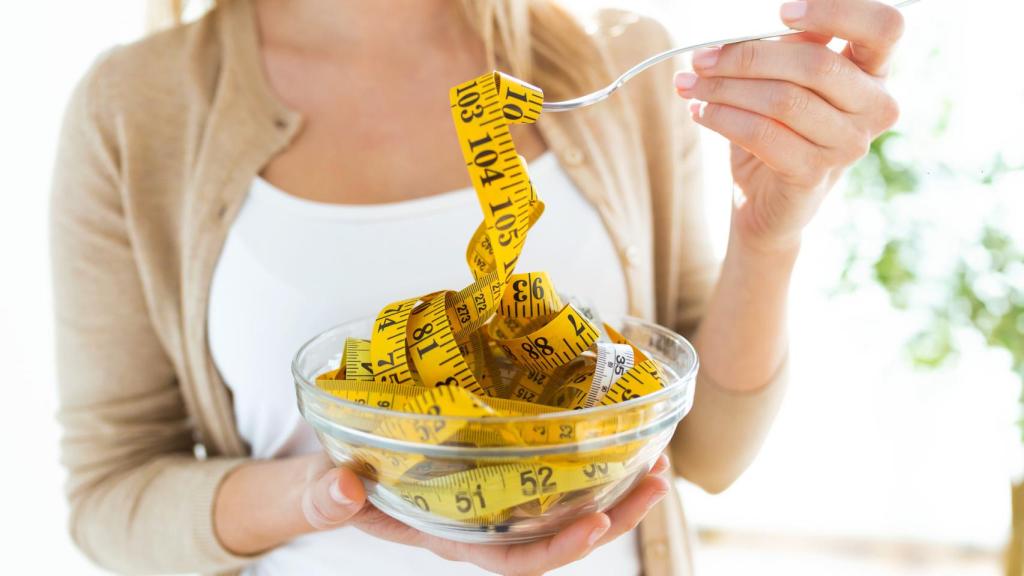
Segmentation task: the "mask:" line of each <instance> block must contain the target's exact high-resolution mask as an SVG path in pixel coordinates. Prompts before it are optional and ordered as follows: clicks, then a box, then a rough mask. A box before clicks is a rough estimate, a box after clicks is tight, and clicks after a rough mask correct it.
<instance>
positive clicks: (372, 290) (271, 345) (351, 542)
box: [208, 153, 640, 575]
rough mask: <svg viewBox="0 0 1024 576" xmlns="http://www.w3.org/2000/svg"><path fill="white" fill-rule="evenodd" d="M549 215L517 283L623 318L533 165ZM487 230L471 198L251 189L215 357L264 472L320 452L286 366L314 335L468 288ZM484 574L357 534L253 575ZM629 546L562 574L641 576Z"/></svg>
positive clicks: (213, 310)
mask: <svg viewBox="0 0 1024 576" xmlns="http://www.w3.org/2000/svg"><path fill="white" fill-rule="evenodd" d="M530 168H531V175H532V177H533V181H534V185H535V187H536V188H537V190H538V193H539V194H540V195H541V196H542V198H543V199H544V201H545V203H546V210H545V213H544V215H543V217H542V218H541V219H540V220H539V221H538V223H537V225H536V226H535V227H534V228H533V229H532V230H531V232H530V236H529V239H528V241H527V242H526V245H525V247H524V250H523V255H522V257H521V259H520V263H519V265H518V266H517V269H518V270H522V271H531V270H545V271H547V272H548V273H549V274H550V276H551V279H552V282H553V283H554V285H555V286H557V287H558V288H559V290H560V291H561V292H563V293H566V294H572V295H576V296H579V297H582V298H584V299H586V300H589V301H590V302H591V303H592V304H594V305H595V306H596V309H597V310H600V311H601V313H602V314H605V315H608V316H611V317H614V316H619V315H622V314H624V313H625V312H626V287H625V280H624V275H623V270H622V268H621V267H620V266H619V265H618V262H617V259H615V258H608V254H612V253H614V246H613V245H612V242H611V240H610V238H609V237H608V234H607V231H606V230H605V228H604V225H603V224H602V222H601V219H600V218H599V216H598V213H597V211H596V209H595V208H594V207H593V206H591V205H590V204H588V203H587V201H586V200H585V199H584V198H583V197H582V196H581V195H580V192H579V191H578V190H577V189H576V187H575V186H574V185H573V184H572V182H571V181H570V180H569V178H568V176H567V175H566V174H565V173H564V171H563V170H562V169H561V167H560V166H559V165H558V162H557V160H556V159H555V157H554V155H553V154H551V153H547V154H544V155H543V156H541V157H539V158H538V159H536V160H535V161H534V162H532V163H531V164H530ZM480 219H481V211H480V207H479V205H478V202H477V199H476V196H475V194H474V193H473V191H472V190H471V189H462V190H457V191H452V192H447V193H443V194H440V195H436V196H430V197H426V198H419V199H415V200H410V201H405V202H398V203H389V204H376V205H334V204H324V203H318V202H312V201H309V200H304V199H301V198H298V197H295V196H291V195H289V194H287V193H285V192H283V191H281V190H279V189H276V188H275V187H273V186H272V185H270V184H269V183H267V182H266V181H264V180H262V179H257V180H255V181H254V183H253V187H252V189H251V191H250V193H249V195H248V197H247V198H246V200H245V203H244V204H243V206H242V209H241V211H240V212H239V214H238V216H237V218H236V220H235V222H234V223H233V224H232V227H231V229H230V231H229V233H228V238H227V241H226V243H225V246H224V250H223V252H222V254H221V257H220V260H219V262H218V264H217V267H216V269H215V270H214V276H213V282H212V285H211V293H210V304H209V314H208V318H209V320H208V325H209V341H210V348H211V353H212V355H213V358H214V361H215V363H216V365H217V368H218V370H219V371H220V373H221V376H222V377H223V379H224V381H225V382H226V383H227V385H228V386H229V387H230V388H231V390H232V394H233V398H234V411H235V419H236V422H237V425H238V427H239V431H240V433H241V435H242V437H243V439H244V440H245V441H246V442H247V443H248V444H249V446H250V447H251V449H252V454H253V456H254V457H257V458H275V457H284V456H290V455H295V454H303V453H309V452H312V451H316V450H320V449H321V448H320V446H319V444H318V442H317V440H316V437H315V436H314V434H313V432H312V430H311V429H310V427H309V426H308V425H306V424H305V423H304V422H303V421H302V419H301V416H300V415H299V413H298V410H297V409H296V408H295V397H294V394H295V393H294V388H293V386H292V383H291V376H290V372H289V366H290V361H291V357H292V355H293V354H294V352H295V350H297V349H298V347H299V346H300V345H301V344H302V343H303V342H304V341H305V340H307V339H308V338H310V337H312V336H313V335H315V334H317V333H318V332H320V331H322V330H324V329H326V328H328V327H330V326H332V325H334V324H338V323H340V322H343V321H345V320H350V319H355V318H359V317H364V316H371V315H373V314H375V313H376V312H377V311H378V310H379V309H381V308H382V307H383V306H385V305H386V304H388V303H389V302H391V301H394V300H398V299H401V298H407V297H409V296H411V295H415V294H426V293H429V292H432V291H435V290H440V289H459V288H461V287H463V286H464V285H466V284H468V283H469V282H470V281H471V279H472V278H471V276H470V273H469V270H468V268H467V266H466V263H465V261H464V259H463V254H464V252H465V245H466V242H467V241H468V239H469V237H470V236H471V234H472V232H473V230H474V229H475V228H476V226H477V225H478V223H479V221H480ZM341 563H344V564H345V566H346V567H347V569H348V570H347V571H348V573H352V574H364V573H370V572H376V573H383V574H404V573H413V571H415V573H416V574H461V573H464V574H477V573H479V570H478V569H474V568H472V567H471V566H470V565H467V564H453V563H451V562H448V561H445V560H442V559H440V558H438V557H436V556H434V555H433V554H431V553H429V552H427V551H425V550H420V549H414V548H408V547H400V546H399V545H397V544H392V543H389V542H385V541H382V540H377V539H376V538H374V537H372V536H369V535H367V534H365V533H363V532H360V531H359V530H358V529H355V528H342V529H339V530H334V531H330V532H325V533H319V534H312V535H309V536H305V537H302V538H299V539H298V540H296V541H294V542H292V543H290V544H288V545H286V546H284V547H282V548H280V549H278V550H276V551H274V552H272V553H270V554H269V555H268V556H266V557H265V558H263V559H261V560H260V561H259V562H258V563H257V564H256V565H254V566H253V567H252V568H251V569H250V572H251V573H252V574H300V573H301V574H310V575H315V574H328V573H332V572H333V568H336V567H337V566H338V565H339V564H341ZM598 567H600V571H599V572H597V571H596V570H597V569H598ZM639 568H640V564H639V559H638V556H637V550H636V542H635V536H633V535H629V536H626V537H623V538H621V539H620V540H619V541H616V542H614V543H612V544H610V545H608V546H605V547H602V548H600V549H598V550H597V551H595V552H594V553H593V554H592V555H591V556H589V557H588V558H587V559H585V560H583V561H582V562H580V563H577V564H575V565H572V566H571V567H568V568H567V569H565V570H564V571H563V572H559V573H560V574H566V575H569V574H594V573H602V574H612V573H614V574H616V575H620V574H621V575H625V574H629V573H637V572H638V571H639Z"/></svg>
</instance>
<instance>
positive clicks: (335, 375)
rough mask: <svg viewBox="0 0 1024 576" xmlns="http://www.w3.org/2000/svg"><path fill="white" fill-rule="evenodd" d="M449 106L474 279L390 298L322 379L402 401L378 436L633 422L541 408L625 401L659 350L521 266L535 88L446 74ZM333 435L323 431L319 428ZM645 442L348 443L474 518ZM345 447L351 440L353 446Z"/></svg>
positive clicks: (614, 428)
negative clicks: (464, 177) (437, 450)
mask: <svg viewBox="0 0 1024 576" xmlns="http://www.w3.org/2000/svg"><path fill="white" fill-rule="evenodd" d="M450 101H451V112H452V118H453V120H454V122H455V128H456V132H457V133H458V137H459V142H460V146H461V148H462V154H463V157H464V159H465V161H466V167H467V170H468V171H469V176H470V179H471V181H472V184H473V187H474V189H475V190H476V193H477V198H478V200H479V202H480V207H481V209H482V211H483V221H482V222H481V223H480V225H479V226H478V227H477V229H476V231H475V232H474V234H473V236H472V238H471V239H470V242H469V246H468V247H467V250H466V261H467V264H468V266H469V269H470V271H471V273H472V275H473V282H472V283H471V284H470V285H468V286H466V287H465V288H463V289H462V290H459V291H453V290H448V291H441V292H435V293H432V294H426V295H423V296H418V297H414V298H408V299H404V300H400V301H397V302H393V303H391V304H389V305H387V306H385V307H384V308H383V309H382V310H381V311H380V313H379V314H378V315H377V317H376V319H375V321H374V323H373V329H372V333H371V334H370V335H369V339H368V340H361V339H356V338H349V339H348V340H346V342H345V348H344V350H343V353H342V361H341V364H340V366H338V367H337V368H335V369H333V370H331V371H329V372H326V373H324V374H322V375H321V376H320V377H319V378H318V379H317V385H318V386H319V387H320V388H321V389H322V390H324V391H326V392H329V393H330V394H333V395H335V396H337V397H339V398H342V399H345V400H347V401H349V402H354V403H357V404H365V405H369V406H375V407H377V408H383V409H387V410H395V411H398V412H402V413H407V414H412V415H416V414H419V415H435V416H447V417H451V419H445V418H432V419H423V420H417V419H416V418H414V417H413V418H406V417H402V416H401V415H398V414H396V416H395V418H393V419H384V420H383V422H382V423H379V424H377V425H376V428H375V429H374V430H373V432H374V434H375V435H376V436H379V437H382V438H389V439H394V440H399V441H404V442H412V443H417V444H427V445H437V446H468V447H477V448H480V447H493V446H523V447H529V446H544V445H557V444H570V443H575V442H579V441H581V440H586V439H589V438H596V437H601V436H606V435H609V434H614V433H616V432H620V431H624V430H629V429H631V428H635V427H637V426H639V425H641V424H642V423H643V422H642V420H643V416H639V415H638V416H636V417H635V418H631V417H630V416H629V415H625V416H623V415H621V414H619V415H616V416H615V417H614V418H606V419H601V418H600V417H598V418H591V419H585V418H576V417H571V414H572V413H571V412H567V413H566V414H567V415H566V417H564V418H551V417H547V418H538V419H535V420H530V419H525V420H522V421H519V420H517V421H514V422H510V423H508V424H507V425H505V424H503V425H501V426H498V427H494V426H481V425H476V424H474V422H478V421H477V420H474V419H476V418H479V419H482V420H479V422H486V419H487V418H492V417H504V416H537V415H542V414H549V413H554V412H565V411H571V410H576V409H581V408H589V407H591V406H597V405H610V404H616V403H619V402H625V401H628V400H630V399H632V398H636V397H638V396H643V395H645V394H649V393H651V392H654V391H656V390H658V389H660V388H661V387H662V382H663V377H662V375H661V373H660V371H659V367H658V366H657V364H656V363H655V362H654V361H653V360H651V359H649V358H647V357H646V356H645V355H644V354H643V352H642V351H641V350H639V349H638V348H636V347H635V346H633V345H632V344H630V343H629V342H628V341H627V340H626V339H625V338H624V337H623V336H622V335H621V334H619V333H618V332H616V331H615V330H614V329H613V328H612V327H611V326H608V325H606V324H603V323H602V322H600V320H599V319H598V318H597V316H596V314H594V313H593V311H591V310H589V309H587V308H585V307H584V306H581V305H580V304H578V303H576V302H573V301H570V302H563V298H562V297H561V296H559V294H558V293H557V292H556V291H555V288H554V286H552V284H551V281H550V279H549V278H548V276H547V274H545V273H544V272H527V273H517V272H516V271H515V268H516V263H517V262H518V260H519V256H520V253H521V251H522V248H523V245H524V243H525V241H526V236H527V233H528V232H529V230H530V228H531V227H532V226H533V224H534V223H535V222H536V221H537V220H538V218H540V216H541V214H542V213H543V212H544V204H543V202H541V201H540V199H539V198H538V197H537V195H536V193H535V191H534V189H533V185H532V184H531V183H530V179H529V176H528V174H527V171H526V165H525V164H526V163H525V161H524V159H523V158H522V157H521V156H519V155H518V154H517V153H516V148H515V145H514V144H513V142H512V137H511V135H510V134H509V124H511V123H533V122H536V121H537V119H538V117H539V116H540V113H541V105H542V103H543V94H542V93H541V91H540V89H538V88H536V87H534V86H530V85H529V84H526V83H524V82H521V81H519V80H516V79H514V78H511V77H509V76H507V75H504V74H502V73H499V72H493V73H489V74H485V75H483V76H480V77H479V78H476V79H474V80H471V81H469V82H465V83H463V84H460V85H458V86H456V87H454V88H452V90H451V93H450ZM335 441H337V442H340V441H338V440H334V439H332V438H329V437H328V438H325V442H335ZM642 444H643V443H642V442H631V443H626V444H625V445H622V446H616V447H614V448H608V449H602V450H599V451H597V452H596V453H591V454H583V455H571V454H570V455H563V456H558V457H546V458H544V459H538V460H536V461H523V462H512V463H489V462H481V463H480V464H479V465H478V466H470V467H467V466H466V465H465V464H461V465H455V464H453V463H446V462H442V461H441V460H437V459H430V458H428V457H426V456H423V455H421V454H417V453H415V451H409V452H399V451H396V450H384V449H380V448H373V447H359V448H357V449H355V451H354V458H355V463H354V464H355V465H356V466H357V467H359V468H360V470H361V472H362V473H363V474H365V475H367V476H369V477H371V478H372V479H374V480H376V481H378V482H379V483H381V484H383V485H385V486H388V487H390V489H391V490H392V492H393V493H394V494H396V495H398V496H399V497H401V498H402V499H403V500H405V501H406V502H408V503H409V504H410V505H413V506H416V507H417V508H419V509H420V510H422V511H424V512H430V513H433V514H437V515H439V516H442V517H445V518H449V519H452V520H458V521H461V522H465V523H472V524H487V523H495V522H501V521H503V520H505V519H508V518H511V517H515V516H530V515H535V514H537V513H543V512H544V511H545V510H546V509H548V508H549V507H550V506H552V505H554V504H555V503H556V502H558V501H560V500H561V499H563V498H567V497H569V496H570V495H571V494H572V493H574V492H576V491H580V490H587V489H590V488H595V487H599V486H602V485H606V484H609V483H610V482H613V481H615V480H618V479H621V478H623V477H624V476H625V475H626V474H627V466H626V464H625V463H626V462H628V460H629V458H630V457H631V456H633V455H635V454H637V453H638V451H639V450H640V449H641V447H642ZM349 451H350V452H351V450H349Z"/></svg>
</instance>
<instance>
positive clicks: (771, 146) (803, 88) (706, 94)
mask: <svg viewBox="0 0 1024 576" xmlns="http://www.w3.org/2000/svg"><path fill="white" fill-rule="evenodd" d="M781 13H782V19H783V21H784V22H785V23H786V24H787V25H789V26H790V27H792V28H797V29H800V30H805V31H806V33H804V34H799V35H796V36H791V37H787V38H785V39H783V40H782V41H776V42H772V41H760V42H747V43H743V44H735V45H730V46H726V47H724V48H712V49H707V50H703V51H700V52H698V53H696V54H694V57H693V67H694V70H695V72H696V74H690V73H685V72H684V73H679V74H677V75H676V89H677V91H678V93H679V95H680V96H683V97H684V98H692V99H695V100H699V101H702V102H704V104H701V103H700V102H694V103H693V104H691V105H690V110H691V114H692V115H693V117H694V119H695V120H696V121H697V122H698V123H699V124H701V125H703V126H706V127H707V128H710V129H712V130H714V131H716V132H718V133H720V134H722V135H723V136H725V137H726V138H728V139H729V140H730V141H732V171H733V178H734V180H735V182H736V184H737V186H738V187H739V188H740V192H742V194H741V195H740V194H738V198H737V200H736V202H735V206H734V214H733V234H734V235H737V236H738V238H737V240H739V241H741V242H742V243H743V244H744V245H745V246H747V247H749V248H753V249H755V250H757V251H771V252H778V251H785V250H792V249H795V248H796V246H798V244H799V239H800V232H801V230H802V229H803V227H804V226H805V225H806V224H807V222H808V221H809V220H810V219H811V217H812V216H813V215H814V213H815V212H816V210H817V208H818V206H819V205H820V203H821V201H822V200H823V199H824V196H825V194H826V193H827V192H828V190H829V189H830V188H831V187H832V185H833V184H835V182H836V180H837V179H838V178H839V176H840V175H841V174H842V172H843V170H845V169H846V168H847V167H849V166H850V165H851V164H853V163H854V162H856V161H857V160H858V159H860V158H861V157H863V156H864V155H865V154H866V153H867V150H868V146H869V145H870V143H871V141H872V140H873V139H874V138H875V137H876V136H877V135H878V134H880V133H881V132H883V131H884V130H886V129H888V128H889V127H890V126H892V125H893V124H894V123H895V122H896V119H897V117H898V115H899V109H898V107H897V105H896V102H895V100H893V98H892V97H891V96H890V95H889V94H888V93H887V92H886V90H885V88H884V86H883V83H884V78H885V76H886V74H887V72H888V67H889V57H890V55H891V52H892V49H893V46H894V45H895V43H896V42H897V40H899V38H900V36H901V35H902V33H903V18H902V16H901V14H900V12H899V11H898V10H897V9H895V8H893V7H891V6H888V5H886V4H883V3H881V2H876V1H874V0H806V1H803V2H788V3H786V4H783V5H782V10H781ZM833 37H837V38H841V39H845V40H848V41H849V44H848V46H847V47H846V48H845V49H844V50H843V52H842V53H841V54H837V53H835V52H833V51H832V50H830V49H829V48H828V47H827V46H826V44H827V43H828V42H829V41H830V40H831V39H832V38H833Z"/></svg>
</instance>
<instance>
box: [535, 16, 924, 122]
mask: <svg viewBox="0 0 1024 576" xmlns="http://www.w3.org/2000/svg"><path fill="white" fill-rule="evenodd" d="M920 1H921V0H903V1H902V2H897V3H895V4H893V7H894V8H900V9H902V8H906V7H907V6H910V5H911V4H917V3H918V2H920ZM801 32H803V30H793V29H792V28H788V29H786V30H780V31H777V32H768V33H765V34H753V35H750V36H741V37H738V38H728V39H726V40H714V41H712V42H704V43H702V44H694V45H692V46H683V47H681V48H673V49H671V50H666V51H664V52H661V53H659V54H655V55H654V56H651V57H650V58H648V59H647V60H644V61H643V62H641V63H639V64H637V65H636V66H633V67H632V68H630V69H629V70H626V71H625V72H624V73H623V74H622V76H619V77H618V78H616V79H615V81H614V82H612V83H611V84H609V85H607V86H605V87H604V88H601V89H600V90H597V91H595V92H591V93H590V94H585V95H583V96H580V97H579V98H573V99H572V100H563V101H561V102H545V103H544V107H543V109H544V110H545V111H547V112H568V111H569V110H576V109H577V108H585V107H587V106H592V105H594V104H597V103H598V102H600V101H602V100H604V99H605V98H608V97H609V96H611V95H612V94H613V93H614V92H615V91H616V90H618V89H619V88H622V87H623V86H624V85H625V84H626V82H629V81H630V80H632V79H633V77H634V76H636V75H637V74H639V73H641V72H643V71H644V70H647V69H648V68H650V67H651V66H654V65H655V64H660V63H661V62H664V61H665V60H668V59H669V58H671V57H673V56H678V55H680V54H685V53H687V52H692V51H694V50H699V49H701V48H709V47H711V46H727V45H729V44H739V43H740V42H750V41H753V40H767V39H769V38H782V37H783V36H792V35H793V34H800V33H801Z"/></svg>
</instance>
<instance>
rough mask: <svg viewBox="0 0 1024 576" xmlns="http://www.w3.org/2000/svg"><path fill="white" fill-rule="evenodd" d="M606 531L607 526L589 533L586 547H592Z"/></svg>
mask: <svg viewBox="0 0 1024 576" xmlns="http://www.w3.org/2000/svg"><path fill="white" fill-rule="evenodd" d="M607 531H608V527H607V526H598V527H597V528H594V529H593V530H592V531H591V532H590V536H587V546H593V545H594V544H596V543H597V541H598V540H600V539H601V536H604V533H605V532H607Z"/></svg>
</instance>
